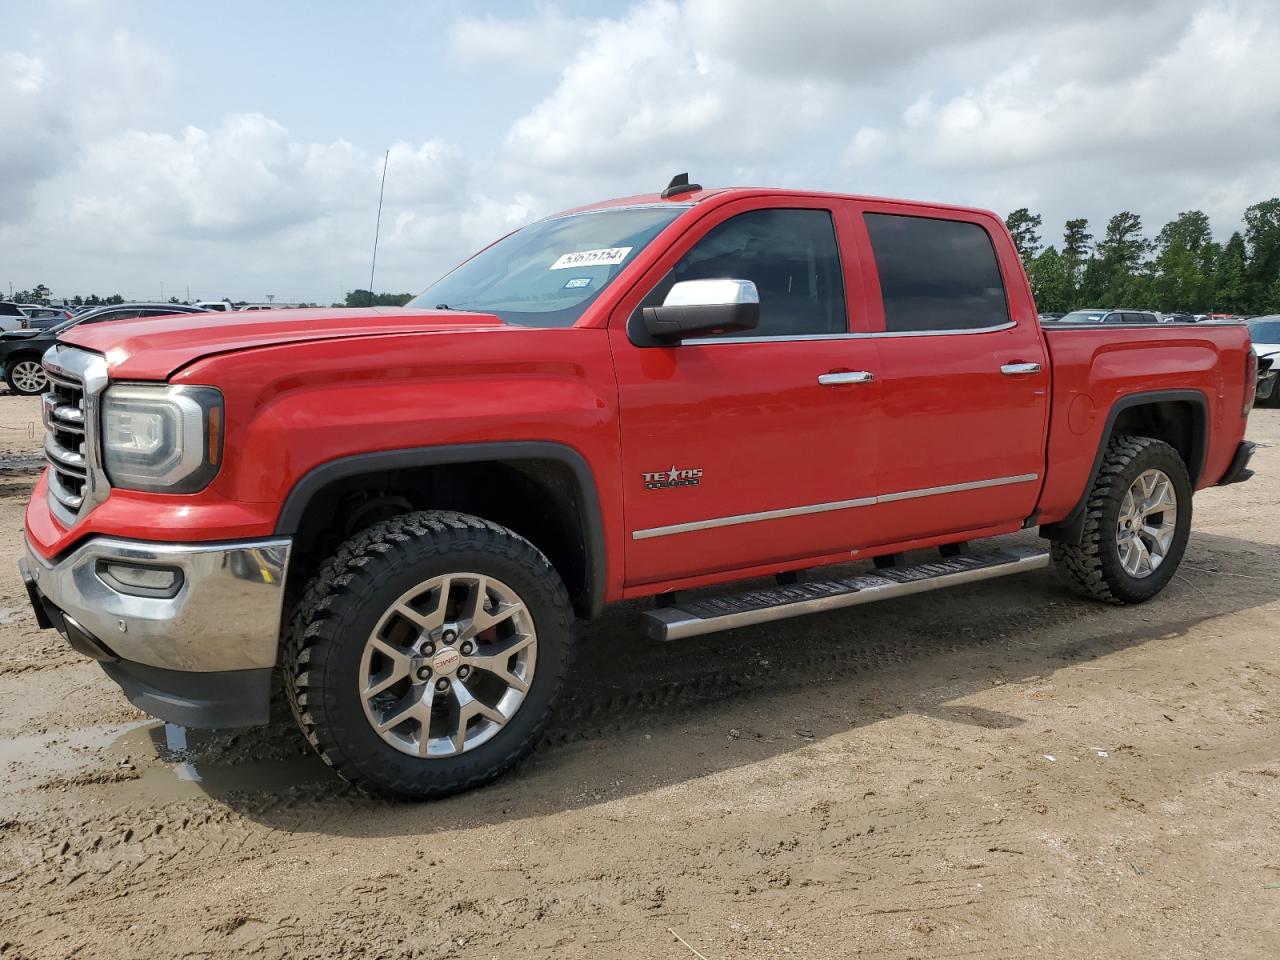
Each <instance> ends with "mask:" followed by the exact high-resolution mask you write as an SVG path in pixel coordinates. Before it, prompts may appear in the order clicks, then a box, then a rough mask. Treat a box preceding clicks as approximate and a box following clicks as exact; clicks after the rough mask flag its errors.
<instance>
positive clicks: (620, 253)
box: [547, 247, 631, 270]
mask: <svg viewBox="0 0 1280 960" xmlns="http://www.w3.org/2000/svg"><path fill="white" fill-rule="evenodd" d="M630 252H631V248H630V247H601V248H600V249H599V250H579V251H578V252H577V253H566V254H562V255H561V256H560V257H559V259H557V260H556V262H555V263H553V264H551V266H550V267H548V268H547V269H548V270H568V269H569V268H570V267H603V266H608V265H610V264H615V263H621V262H622V261H623V260H625V259H627V254H629V253H630Z"/></svg>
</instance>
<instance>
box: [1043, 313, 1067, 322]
mask: <svg viewBox="0 0 1280 960" xmlns="http://www.w3.org/2000/svg"><path fill="white" fill-rule="evenodd" d="M1038 316H1039V318H1040V322H1041V323H1057V322H1058V321H1059V320H1061V319H1062V318H1063V317H1065V316H1066V314H1065V313H1041V314H1039V315H1038Z"/></svg>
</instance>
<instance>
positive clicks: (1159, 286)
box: [1005, 198, 1280, 315]
mask: <svg viewBox="0 0 1280 960" xmlns="http://www.w3.org/2000/svg"><path fill="white" fill-rule="evenodd" d="M1005 225H1006V226H1007V227H1008V228H1009V232H1010V234H1012V235H1013V242H1014V244H1015V245H1016V246H1017V248H1018V253H1019V255H1020V256H1021V257H1022V263H1023V265H1024V266H1025V267H1026V269H1027V276H1028V278H1029V279H1030V280H1031V289H1032V290H1033V291H1034V293H1035V297H1036V306H1037V307H1038V308H1039V309H1040V310H1041V311H1042V312H1059V311H1061V312H1066V311H1068V310H1078V309H1081V308H1083V307H1134V308H1137V309H1148V310H1159V311H1161V312H1162V313H1178V312H1186V313H1210V312H1212V313H1234V314H1244V315H1256V314H1267V313H1280V198H1272V199H1270V200H1264V201H1262V202H1261V203H1255V204H1254V205H1253V206H1251V207H1249V208H1248V209H1246V210H1245V212H1244V230H1243V232H1241V231H1239V230H1237V231H1235V232H1234V233H1232V234H1231V236H1230V238H1229V239H1228V240H1227V242H1226V243H1218V242H1217V241H1215V240H1214V239H1213V234H1212V232H1211V231H1210V229H1209V218H1208V216H1207V215H1205V214H1204V213H1203V212H1202V211H1200V210H1187V211H1185V212H1183V213H1180V214H1178V215H1177V216H1176V217H1175V218H1174V219H1173V220H1171V221H1169V222H1168V223H1166V224H1165V225H1164V226H1163V227H1161V228H1160V232H1159V233H1157V234H1156V237H1155V239H1154V240H1152V239H1149V238H1148V237H1147V235H1146V233H1145V232H1144V230H1143V226H1142V219H1141V218H1140V217H1139V216H1138V215H1137V214H1136V213H1131V212H1130V211H1128V210H1125V211H1123V212H1121V213H1117V214H1116V215H1115V216H1113V217H1112V218H1111V219H1110V220H1108V221H1107V227H1106V232H1105V233H1104V234H1103V236H1102V237H1101V239H1097V240H1096V242H1095V237H1094V235H1093V234H1092V233H1090V232H1089V221H1088V220H1086V219H1084V218H1080V219H1077V220H1068V221H1067V222H1066V226H1065V228H1064V230H1063V234H1062V245H1061V247H1059V246H1057V245H1054V244H1050V245H1049V246H1043V245H1042V244H1041V241H1040V229H1041V226H1042V220H1041V217H1040V215H1039V214H1036V213H1032V212H1031V211H1030V210H1028V209H1027V208H1026V207H1021V208H1019V209H1017V210H1014V211H1013V212H1012V213H1011V214H1009V216H1008V217H1006V218H1005Z"/></svg>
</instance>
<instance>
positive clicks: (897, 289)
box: [863, 212, 1010, 333]
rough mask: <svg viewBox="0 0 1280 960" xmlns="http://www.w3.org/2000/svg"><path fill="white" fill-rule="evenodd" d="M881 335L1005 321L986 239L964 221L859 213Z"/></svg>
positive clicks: (996, 267)
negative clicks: (876, 284) (880, 308)
mask: <svg viewBox="0 0 1280 960" xmlns="http://www.w3.org/2000/svg"><path fill="white" fill-rule="evenodd" d="M863 220H864V222H865V224H866V227H867V233H868V235H869V236H870V239H871V250H872V254H873V256H874V259H875V266H876V271H877V273H878V274H879V278H880V294H881V297H882V298H883V301H884V324H885V332H886V333H926V332H935V333H940V332H956V333H962V332H972V331H975V330H990V329H993V328H999V327H1003V326H1007V325H1008V324H1009V322H1010V316H1009V303H1008V297H1007V295H1006V293H1005V286H1004V278H1003V276H1002V275H1001V272H1000V264H999V261H998V260H997V258H996V251H995V246H994V245H993V243H992V240H991V236H990V234H988V233H987V231H986V229H985V228H983V227H982V226H981V225H980V224H977V223H973V222H970V221H966V220H946V219H940V218H931V217H920V216H906V215H901V214H889V213H871V212H868V213H864V214H863Z"/></svg>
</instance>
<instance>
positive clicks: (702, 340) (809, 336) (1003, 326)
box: [680, 320, 1138, 347]
mask: <svg viewBox="0 0 1280 960" xmlns="http://www.w3.org/2000/svg"><path fill="white" fill-rule="evenodd" d="M1016 326H1017V323H1015V322H1014V321H1013V320H1009V321H1007V322H1005V323H997V324H994V325H992V326H990V327H971V328H969V329H967V330H881V331H877V332H875V333H806V334H798V335H796V336H777V337H694V338H691V339H688V340H681V341H680V346H682V347H692V346H699V345H703V344H705V345H707V346H711V345H712V344H716V343H804V342H807V341H809V340H889V339H896V338H898V337H958V336H960V335H962V334H966V333H996V332H997V331H1000V330H1008V329H1010V328H1011V327H1016ZM1086 326H1088V324H1086ZM1093 326H1095V327H1098V326H1102V324H1096V323H1095V324H1093ZM1112 326H1120V324H1112ZM1127 326H1132V327H1136V326H1138V324H1136V323H1132V324H1127Z"/></svg>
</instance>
